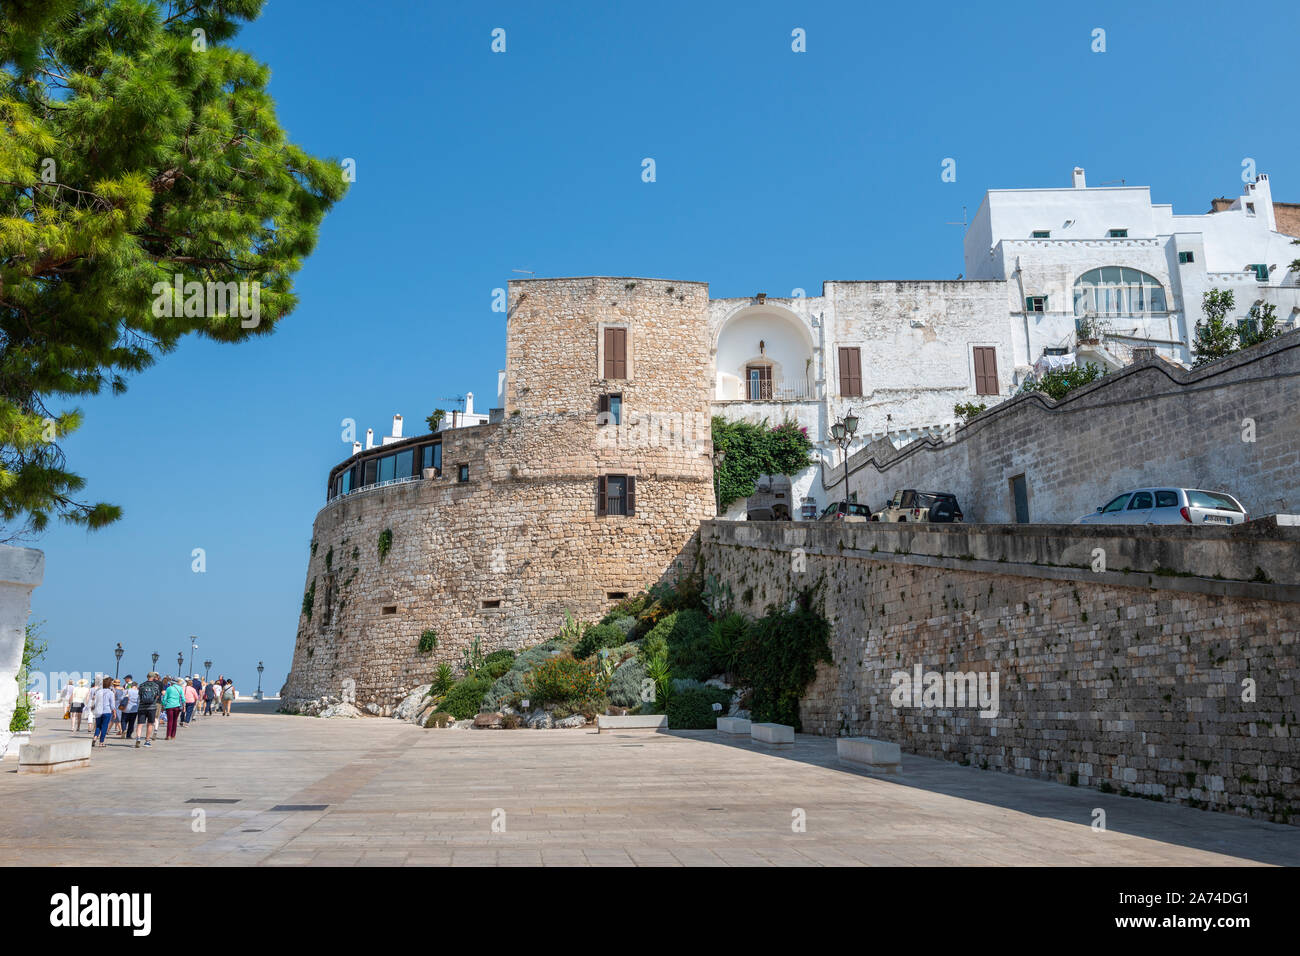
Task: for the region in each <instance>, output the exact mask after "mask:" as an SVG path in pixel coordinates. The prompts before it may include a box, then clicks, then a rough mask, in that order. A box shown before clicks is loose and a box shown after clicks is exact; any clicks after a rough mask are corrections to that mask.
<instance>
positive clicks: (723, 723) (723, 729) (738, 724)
mask: <svg viewBox="0 0 1300 956" xmlns="http://www.w3.org/2000/svg"><path fill="white" fill-rule="evenodd" d="M749 726H750V724H749V719H748V718H746V717H719V718H718V733H720V734H735V735H737V736H739V735H741V734H743V735H744V736H746V737H748V736H749Z"/></svg>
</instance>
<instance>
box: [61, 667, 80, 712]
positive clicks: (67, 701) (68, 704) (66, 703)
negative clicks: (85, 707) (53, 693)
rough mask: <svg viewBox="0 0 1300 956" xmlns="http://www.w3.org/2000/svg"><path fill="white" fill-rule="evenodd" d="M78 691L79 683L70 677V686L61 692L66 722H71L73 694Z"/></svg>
mask: <svg viewBox="0 0 1300 956" xmlns="http://www.w3.org/2000/svg"><path fill="white" fill-rule="evenodd" d="M76 689H77V682H76V681H74V680H73V679H72V678H71V677H69V678H68V686H67V687H65V688H63V690H61V691H59V702H60V703H62V704H63V719H64V720H69V719H70V718H71V716H72V692H73V691H74V690H76Z"/></svg>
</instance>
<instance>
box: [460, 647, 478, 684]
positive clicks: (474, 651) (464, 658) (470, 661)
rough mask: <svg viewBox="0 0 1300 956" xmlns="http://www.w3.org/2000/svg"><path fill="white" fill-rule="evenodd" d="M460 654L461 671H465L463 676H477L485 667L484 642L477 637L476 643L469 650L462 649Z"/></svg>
mask: <svg viewBox="0 0 1300 956" xmlns="http://www.w3.org/2000/svg"><path fill="white" fill-rule="evenodd" d="M460 653H461V659H460V665H461V669H462V670H463V671H464V675H463V676H465V677H468V676H470V675H471V674H477V673H478V672H479V670H480V669H481V668H482V667H483V643H482V641H481V640H479V638H477V637H476V638H474V643H472V644H471V645H470V646H469V647H467V648H462V649H461V652H460Z"/></svg>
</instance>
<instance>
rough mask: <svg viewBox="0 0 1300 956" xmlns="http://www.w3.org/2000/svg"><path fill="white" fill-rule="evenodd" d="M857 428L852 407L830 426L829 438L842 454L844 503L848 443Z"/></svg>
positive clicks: (846, 486) (845, 496)
mask: <svg viewBox="0 0 1300 956" xmlns="http://www.w3.org/2000/svg"><path fill="white" fill-rule="evenodd" d="M857 430H858V416H857V415H854V414H853V409H851V408H850V409H849V413H848V414H847V415H845V416H844V418H843V419H842V420H840V421H838V422H836V423H835V424H834V425H832V426H831V438H832V439H833V440H834V441H835V444H837V445H839V446H840V451H841V452H843V454H844V503H845V504H848V501H849V445H851V444H853V436H854V434H855V433H856V432H857Z"/></svg>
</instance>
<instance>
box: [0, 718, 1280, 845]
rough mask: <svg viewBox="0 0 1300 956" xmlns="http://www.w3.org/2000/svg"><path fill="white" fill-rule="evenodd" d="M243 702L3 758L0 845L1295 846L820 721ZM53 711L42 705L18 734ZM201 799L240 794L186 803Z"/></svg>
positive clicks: (1230, 821)
mask: <svg viewBox="0 0 1300 956" xmlns="http://www.w3.org/2000/svg"><path fill="white" fill-rule="evenodd" d="M256 706H257V705H252V706H251V707H245V706H243V705H236V712H235V715H234V716H232V717H231V718H229V719H225V718H218V717H212V718H206V719H204V720H202V721H200V722H198V723H196V725H195V726H194V727H192V728H190V729H188V730H183V731H182V732H181V736H180V737H179V739H178V740H177V741H174V742H171V743H155V745H154V746H153V747H152V748H151V749H143V748H142V749H139V750H137V749H134V748H132V747H130V746H127V745H125V744H124V743H123V742H120V741H115V742H112V743H111V744H110V746H109V747H108V748H106V749H104V750H96V751H95V752H94V755H93V760H92V766H91V767H90V768H89V769H85V770H75V771H71V772H68V773H64V774H57V775H51V776H42V775H36V774H32V775H28V774H23V775H21V776H20V775H18V774H17V773H14V772H13V771H14V768H15V766H16V764H15V762H14V761H13V760H7V761H4V762H3V764H0V768H2V771H0V863H3V864H9V865H12V864H32V863H44V864H55V865H77V864H83V863H92V864H95V865H104V864H126V865H141V864H147V863H168V862H177V863H198V864H241V865H243V864H263V865H275V866H286V865H287V866H293V865H300V864H311V865H351V864H363V865H393V864H407V865H420V864H498V865H503V866H512V865H519V866H529V865H537V864H561V865H616V866H627V865H636V864H643V865H644V864H651V865H672V866H676V865H682V864H685V865H731V866H736V865H750V864H758V865H767V864H788V865H798V866H805V865H813V866H816V865H859V864H874V865H918V864H919V865H926V864H976V865H987V864H1009V865H1026V864H1033V865H1090V864H1101V865H1128V864H1139V865H1179V866H1204V865H1215V864H1231V863H1273V864H1287V865H1292V866H1295V865H1300V827H1289V826H1282V825H1280V824H1269V823H1261V822H1258V821H1252V820H1245V819H1241V818H1238V817H1234V816H1230V815H1228V814H1223V813H1207V812H1204V811H1199V810H1190V809H1186V808H1183V807H1177V806H1172V805H1167V804H1162V803H1153V802H1151V801H1147V800H1137V799H1132V798H1126V797H1120V796H1116V795H1106V794H1101V793H1098V792H1096V791H1094V790H1087V789H1080V788H1071V787H1066V786H1061V785H1058V784H1053V783H1046V782H1042V781H1036V780H1027V779H1023V778H1018V777H1013V776H1009V775H1006V774H1001V773H995V772H988V771H980V770H976V769H973V768H968V767H959V766H956V765H954V764H948V763H943V762H941V761H934V760H928V759H925V758H921V757H908V756H904V758H903V775H902V776H901V777H875V776H869V775H866V774H863V773H858V772H854V771H849V770H845V769H843V768H840V767H838V766H837V765H836V764H835V744H834V741H833V740H829V739H826V738H820V737H811V736H802V735H801V736H800V737H798V738H797V742H796V744H795V747H794V749H793V750H792V751H785V752H775V753H773V752H768V751H763V750H761V749H759V748H758V747H756V746H754V745H752V744H750V743H748V741H746V742H744V743H734V742H732V741H731V740H730V739H728V738H724V737H721V736H719V735H717V734H714V733H711V732H703V731H700V732H690V733H680V734H651V733H645V732H627V733H619V734H609V733H606V734H596V733H594V732H592V731H585V730H575V731H528V730H515V731H473V730H428V731H426V730H420V729H418V728H416V727H413V726H411V725H409V724H400V723H398V722H396V721H393V720H384V719H367V720H319V719H314V718H308V717H286V716H280V715H275V714H271V713H255V712H251V710H252V709H253V707H256ZM262 706H263V707H265V705H262ZM67 727H68V724H67V722H65V721H61V720H59V719H58V715H57V713H54V712H51V711H46V712H45V713H43V714H41V716H40V718H39V723H38V726H37V739H38V740H41V739H55V738H57V737H59V736H61V735H64V734H66V733H67V732H68V731H67V729H66V728H67ZM212 799H217V800H234V801H237V802H233V803H206V804H205V803H192V802H189V801H192V800H212ZM319 804H325V805H326V808H325V809H323V810H319V809H308V810H302V809H297V810H280V809H275V808H276V807H277V806H283V805H296V806H301V805H319ZM1096 807H1100V808H1102V809H1104V810H1105V811H1106V823H1107V831H1106V832H1098V831H1095V830H1093V829H1092V827H1091V826H1090V824H1091V822H1092V819H1093V809H1094V808H1096ZM195 810H201V811H203V812H202V814H201V818H197V817H196V815H195V814H194V811H195ZM796 810H802V811H803V813H804V815H805V816H806V831H805V832H802V833H796V832H793V830H792V822H793V821H794V819H795V816H794V814H795V811H796ZM494 822H495V824H496V827H497V829H496V830H494ZM502 828H503V832H497V831H499V830H502Z"/></svg>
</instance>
